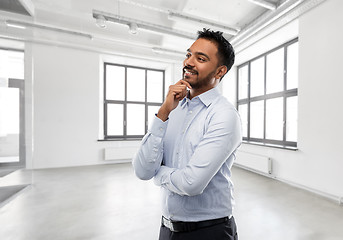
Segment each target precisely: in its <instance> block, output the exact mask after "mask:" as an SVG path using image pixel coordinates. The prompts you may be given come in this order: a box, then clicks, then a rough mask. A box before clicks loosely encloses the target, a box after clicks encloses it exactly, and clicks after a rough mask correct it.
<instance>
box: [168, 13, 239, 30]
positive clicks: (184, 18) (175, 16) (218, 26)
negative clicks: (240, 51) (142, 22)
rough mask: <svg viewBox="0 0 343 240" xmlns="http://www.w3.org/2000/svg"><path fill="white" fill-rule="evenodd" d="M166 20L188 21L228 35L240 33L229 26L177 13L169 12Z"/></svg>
mask: <svg viewBox="0 0 343 240" xmlns="http://www.w3.org/2000/svg"><path fill="white" fill-rule="evenodd" d="M168 18H169V19H171V20H179V21H180V20H181V21H189V22H194V23H198V24H199V23H200V24H202V25H206V26H210V27H212V28H213V29H212V30H221V31H223V32H224V33H227V34H230V35H237V33H238V32H239V31H240V29H239V28H233V27H230V26H226V25H223V24H221V23H218V22H213V21H211V20H208V19H204V18H199V17H197V16H193V15H189V14H183V13H178V12H173V11H169V13H168Z"/></svg>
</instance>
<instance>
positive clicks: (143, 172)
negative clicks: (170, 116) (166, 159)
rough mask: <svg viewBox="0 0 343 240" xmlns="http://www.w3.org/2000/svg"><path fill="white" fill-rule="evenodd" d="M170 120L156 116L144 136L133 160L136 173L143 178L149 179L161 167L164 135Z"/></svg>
mask: <svg viewBox="0 0 343 240" xmlns="http://www.w3.org/2000/svg"><path fill="white" fill-rule="evenodd" d="M167 125H168V120H167V121H165V122H163V121H162V120H161V119H159V118H158V117H156V116H155V118H154V121H153V124H152V125H151V127H150V128H149V130H148V132H147V134H146V135H145V136H144V137H143V139H142V142H141V145H140V147H139V150H138V152H137V153H136V154H135V156H134V157H133V160H132V165H133V168H134V170H135V174H136V176H137V177H138V178H140V179H142V180H149V179H151V178H152V177H153V176H155V174H156V172H157V171H158V170H159V168H160V167H161V162H162V158H163V137H164V135H165V132H166V128H167Z"/></svg>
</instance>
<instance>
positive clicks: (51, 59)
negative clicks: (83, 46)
mask: <svg viewBox="0 0 343 240" xmlns="http://www.w3.org/2000/svg"><path fill="white" fill-rule="evenodd" d="M26 48H27V49H28V54H30V56H31V57H30V58H26V61H27V62H26V64H27V65H28V66H32V71H29V72H32V77H31V76H30V75H29V74H27V75H26V77H27V79H26V80H27V82H28V83H27V85H28V87H32V91H31V92H32V94H33V95H32V96H30V94H31V93H30V91H28V92H27V95H28V96H27V98H28V100H30V98H32V99H33V100H32V101H33V124H32V123H31V121H30V119H28V124H32V125H33V130H32V131H31V132H30V131H28V132H27V134H28V135H29V136H27V139H32V142H31V141H29V144H30V143H33V153H32V154H33V157H30V154H29V155H28V158H27V166H28V167H29V168H31V167H32V168H52V167H67V166H81V165H94V164H103V163H105V162H104V160H103V159H104V156H103V154H104V152H103V151H104V148H107V147H113V148H118V149H120V148H122V147H124V146H137V147H138V145H139V141H126V142H124V141H107V142H104V141H102V142H99V141H98V139H101V137H102V136H101V133H102V118H101V114H102V111H101V110H102V108H103V106H102V101H101V99H102V96H101V93H102V81H103V80H102V78H103V73H102V69H101V67H102V66H103V64H102V61H104V60H107V61H113V62H116V63H121V64H130V65H134V66H145V67H156V68H157V67H158V68H162V69H166V75H167V77H166V80H167V84H169V82H171V81H174V78H175V77H176V73H177V72H178V71H174V68H176V66H175V65H174V64H172V63H170V64H169V63H161V62H152V61H145V63H144V64H143V61H142V60H133V59H128V58H125V57H122V56H121V57H118V56H114V55H112V56H110V55H106V56H105V55H103V54H100V53H96V52H92V51H84V50H76V49H72V48H66V47H57V46H50V45H42V44H27V46H26ZM175 72H176V73H175ZM29 102H30V101H28V103H29ZM31 108H32V106H30V105H28V106H27V109H28V111H31ZM99 114H100V117H99ZM28 129H30V128H28ZM31 137H32V138H31ZM29 150H30V146H29V147H28V151H29ZM107 163H108V162H107Z"/></svg>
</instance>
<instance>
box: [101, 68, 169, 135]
mask: <svg viewBox="0 0 343 240" xmlns="http://www.w3.org/2000/svg"><path fill="white" fill-rule="evenodd" d="M164 88H165V80H164V71H163V70H157V69H146V68H139V67H133V66H124V65H117V64H112V63H104V137H105V139H133V138H141V137H143V136H144V134H145V133H146V132H147V130H148V126H149V124H150V123H151V121H152V119H153V116H154V114H155V113H157V111H158V109H159V107H160V106H161V105H162V103H163V101H164Z"/></svg>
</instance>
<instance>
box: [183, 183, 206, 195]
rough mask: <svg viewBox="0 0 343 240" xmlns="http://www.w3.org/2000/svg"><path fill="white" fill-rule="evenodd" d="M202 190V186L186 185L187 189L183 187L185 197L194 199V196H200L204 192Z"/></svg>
mask: <svg viewBox="0 0 343 240" xmlns="http://www.w3.org/2000/svg"><path fill="white" fill-rule="evenodd" d="M204 190H205V189H204V187H203V186H202V185H199V184H192V185H188V186H187V187H185V189H184V193H185V195H186V196H189V197H194V196H197V195H200V194H202V193H203V192H204Z"/></svg>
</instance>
